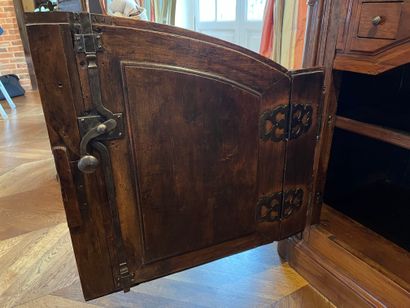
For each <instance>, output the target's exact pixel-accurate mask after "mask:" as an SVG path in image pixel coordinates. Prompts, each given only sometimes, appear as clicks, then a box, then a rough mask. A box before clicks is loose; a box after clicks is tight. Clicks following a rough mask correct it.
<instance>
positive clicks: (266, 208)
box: [256, 188, 304, 222]
mask: <svg viewBox="0 0 410 308" xmlns="http://www.w3.org/2000/svg"><path fill="white" fill-rule="evenodd" d="M303 195H304V192H303V189H302V188H294V189H290V190H287V191H284V192H277V193H273V194H270V195H266V196H262V197H261V198H259V200H258V203H257V204H256V221H258V222H263V221H267V222H275V221H279V220H283V219H286V218H288V217H290V216H291V215H292V214H293V213H294V212H295V211H297V210H298V209H299V208H300V207H302V204H303Z"/></svg>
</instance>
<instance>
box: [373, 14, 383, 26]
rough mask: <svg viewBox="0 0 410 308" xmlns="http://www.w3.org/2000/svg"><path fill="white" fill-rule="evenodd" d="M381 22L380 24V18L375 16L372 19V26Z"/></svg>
mask: <svg viewBox="0 0 410 308" xmlns="http://www.w3.org/2000/svg"><path fill="white" fill-rule="evenodd" d="M381 22H382V17H381V16H375V17H373V18H372V24H373V26H377V25H380V23H381Z"/></svg>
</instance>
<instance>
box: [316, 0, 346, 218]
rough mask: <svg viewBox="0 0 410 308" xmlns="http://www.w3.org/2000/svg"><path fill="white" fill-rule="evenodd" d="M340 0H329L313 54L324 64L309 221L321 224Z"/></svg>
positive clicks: (334, 99) (334, 103)
mask: <svg viewBox="0 0 410 308" xmlns="http://www.w3.org/2000/svg"><path fill="white" fill-rule="evenodd" d="M340 5H341V3H340V1H334V0H328V1H326V3H325V10H324V11H323V13H322V14H323V18H325V19H328V21H327V22H326V24H327V28H326V30H327V31H323V32H320V33H321V34H320V40H319V41H320V45H321V46H322V47H321V48H320V49H319V50H321V52H319V50H318V51H317V54H315V55H311V57H314V58H315V59H316V60H315V63H314V65H317V66H321V67H324V70H325V74H324V82H323V84H324V85H323V91H324V96H323V103H322V104H321V110H320V112H319V114H320V115H321V120H320V121H321V123H320V137H319V140H318V150H317V151H316V153H315V158H314V166H313V176H314V181H313V183H314V185H313V199H312V213H309V216H310V218H309V221H311V222H312V223H318V222H319V217H320V207H321V199H322V196H323V189H324V186H325V180H326V172H327V165H328V160H329V156H330V147H331V141H332V136H333V124H334V121H333V118H334V116H335V114H336V108H337V99H338V89H337V88H338V87H339V84H340V80H339V79H338V75H337V74H335V73H334V72H333V69H332V66H333V61H334V58H335V49H336V43H337V35H338V31H339V25H340V23H341V19H340V18H341V16H343V15H340Z"/></svg>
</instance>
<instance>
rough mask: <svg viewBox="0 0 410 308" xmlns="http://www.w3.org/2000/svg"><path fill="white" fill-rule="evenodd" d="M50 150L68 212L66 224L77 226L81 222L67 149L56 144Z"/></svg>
mask: <svg viewBox="0 0 410 308" xmlns="http://www.w3.org/2000/svg"><path fill="white" fill-rule="evenodd" d="M52 151H53V155H54V161H55V164H56V169H57V172H58V176H59V181H60V185H61V189H62V190H61V195H62V196H63V200H64V207H65V211H66V213H69V214H67V223H68V226H69V227H70V228H73V227H79V226H81V224H82V219H81V212H80V205H79V204H78V200H77V191H76V187H75V184H74V176H73V174H72V171H71V164H70V160H69V159H68V155H67V149H66V148H65V147H59V146H57V147H53V149H52Z"/></svg>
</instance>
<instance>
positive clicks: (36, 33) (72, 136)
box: [27, 14, 114, 297]
mask: <svg viewBox="0 0 410 308" xmlns="http://www.w3.org/2000/svg"><path fill="white" fill-rule="evenodd" d="M34 15H37V14H34ZM39 15H43V14H39ZM44 15H47V16H51V17H52V16H53V15H54V14H44ZM27 33H28V36H29V42H30V48H31V53H32V57H33V63H34V68H35V71H36V76H37V81H38V86H39V91H40V96H41V101H42V106H43V110H44V116H45V119H46V123H47V130H48V134H49V138H50V143H51V146H52V147H64V148H66V151H67V152H66V153H67V156H68V159H69V160H70V161H73V160H75V159H78V153H79V143H80V135H79V131H78V128H77V124H76V123H77V115H78V113H81V112H82V110H81V109H77V108H79V107H80V106H81V105H82V99H81V98H79V97H78V93H79V92H80V93H81V89H79V81H78V76H77V75H76V74H74V72H75V69H73V68H72V65H73V64H75V62H74V56H73V53H74V52H73V48H72V46H73V44H72V37H71V31H70V27H69V25H68V24H67V25H46V24H43V25H37V26H35V27H31V26H28V27H27ZM56 52H57V53H56ZM57 165H59V164H57ZM74 176H76V175H74ZM86 180H87V179H86ZM92 182H93V183H96V184H94V185H93V186H94V187H93V188H92V187H90V185H88V186H87V187H88V188H87V189H88V190H89V191H88V194H89V195H90V194H91V195H92V196H93V197H92V198H89V199H88V202H87V203H88V208H86V209H85V210H83V211H82V217H81V218H82V222H83V223H82V225H81V227H76V228H72V229H71V230H70V232H71V238H72V242H73V248H74V251H75V253H76V255H77V256H78V257H77V266H78V269H79V274H80V277H82V278H83V279H82V288H83V291H84V293H85V294H86V296H87V297H96V296H97V295H100V294H104V293H105V294H106V293H109V292H111V290H112V289H113V288H114V285H113V279H112V275H111V263H110V256H109V249H108V246H107V242H106V238H107V237H108V236H107V234H106V231H105V230H106V227H105V226H104V222H103V219H102V213H103V212H104V210H105V211H106V209H107V206H106V204H105V202H103V201H102V200H101V199H102V197H103V196H101V193H99V194H96V193H95V192H98V191H99V188H98V184H97V183H98V181H96V180H94V181H92ZM100 182H101V181H100ZM101 186H102V185H101V184H100V187H101ZM90 190H91V191H90ZM65 201H66V204H65V208H69V207H70V206H71V205H72V203H71V202H68V200H67V199H66V200H65ZM70 214H71V211H68V212H66V215H70ZM108 226H109V224H108ZM83 256H84V257H83ZM87 277H95V278H94V279H88V280H87ZM97 277H98V279H97Z"/></svg>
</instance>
